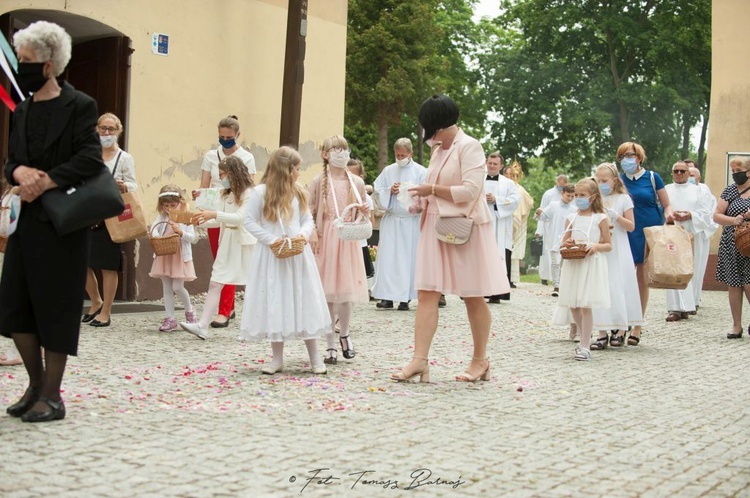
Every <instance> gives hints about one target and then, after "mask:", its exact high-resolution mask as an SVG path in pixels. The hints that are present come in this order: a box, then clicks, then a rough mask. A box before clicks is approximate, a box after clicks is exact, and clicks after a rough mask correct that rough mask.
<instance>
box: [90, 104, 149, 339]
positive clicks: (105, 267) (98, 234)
mask: <svg viewBox="0 0 750 498" xmlns="http://www.w3.org/2000/svg"><path fill="white" fill-rule="evenodd" d="M96 132H97V134H98V135H99V142H100V143H101V144H102V160H103V161H104V164H106V165H107V168H109V171H110V172H111V173H112V176H113V177H114V179H115V181H117V185H119V187H120V192H132V191H134V190H135V189H136V188H138V185H137V184H136V182H135V164H134V163H133V156H131V155H130V154H128V153H127V152H125V151H124V150H122V149H121V148H120V147H119V146H118V145H117V139H118V138H119V136H120V134H121V133H122V123H121V122H120V119H119V118H118V117H117V116H115V115H114V114H112V113H110V112H108V113H105V114H102V115H101V116H99V121H98V122H97V125H96ZM120 246H121V244H117V243H115V242H112V239H111V238H110V237H109V232H108V231H107V227H106V225H105V224H104V221H102V222H100V223H98V224H96V225H94V226H92V227H91V250H90V251H89V268H88V270H87V273H86V293H87V294H88V296H89V299H90V300H91V307H90V308H89V310H88V312H87V313H86V314H84V315H83V319H82V320H81V321H82V322H83V323H88V324H89V325H91V326H93V327H109V326H110V324H111V323H112V320H111V313H112V303H113V302H114V300H115V292H117V280H118V277H117V272H118V271H119V270H120V260H121V256H120ZM94 270H100V271H101V272H102V290H103V293H104V295H103V296H102V295H101V294H99V282H98V281H97V279H96V273H94Z"/></svg>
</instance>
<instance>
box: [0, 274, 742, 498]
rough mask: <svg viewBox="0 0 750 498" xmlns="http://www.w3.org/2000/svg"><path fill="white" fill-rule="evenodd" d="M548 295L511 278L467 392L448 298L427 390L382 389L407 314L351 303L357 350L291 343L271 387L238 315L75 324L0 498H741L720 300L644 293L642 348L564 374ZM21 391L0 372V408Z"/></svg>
mask: <svg viewBox="0 0 750 498" xmlns="http://www.w3.org/2000/svg"><path fill="white" fill-rule="evenodd" d="M550 291H551V288H550V287H543V286H541V285H537V284H521V285H520V286H519V288H518V289H517V290H516V291H515V292H514V294H513V298H512V301H511V304H507V303H503V304H500V305H492V312H493V332H492V338H491V342H490V357H491V360H492V376H493V377H492V380H491V381H490V382H480V383H477V384H475V385H472V384H465V383H458V382H455V381H453V380H452V379H453V377H454V376H455V375H456V374H458V373H460V372H461V371H463V368H464V367H465V366H466V364H467V362H468V360H469V358H470V357H471V341H470V335H469V329H468V325H467V323H466V315H465V311H464V308H463V306H462V303H461V302H460V301H459V300H458V298H455V297H449V298H448V307H447V308H446V309H444V310H442V312H441V318H440V325H439V329H438V332H437V335H436V341H435V344H434V346H433V351H432V354H431V358H430V363H431V370H432V372H431V373H432V381H433V382H432V383H430V384H426V385H425V384H421V385H420V384H396V383H392V382H390V381H389V375H390V373H391V372H393V371H394V370H395V368H396V367H400V366H402V365H403V364H405V363H406V362H407V361H408V360H409V358H410V357H411V351H410V346H411V343H412V333H413V332H412V329H413V320H414V310H413V309H412V311H409V312H403V311H401V312H400V311H391V310H376V309H375V306H374V303H372V304H370V305H360V306H359V307H358V308H357V309H356V311H355V318H354V320H353V322H354V324H353V331H352V333H353V336H352V337H354V340H355V346H356V348H357V351H358V355H357V357H356V358H355V359H354V360H351V361H348V360H344V359H343V358H341V356H340V355H339V364H338V365H335V366H331V367H329V372H328V375H326V376H314V375H312V374H310V373H309V369H308V365H307V364H306V350H305V348H304V344H303V343H302V342H301V341H300V342H294V343H289V344H288V345H287V351H286V355H287V356H286V368H285V370H284V372H283V373H282V374H278V375H275V376H264V375H260V367H261V366H262V365H263V362H264V361H269V359H270V347H269V346H268V345H267V344H242V343H239V342H237V340H236V336H237V329H236V324H237V323H238V322H233V323H232V325H233V326H232V327H230V328H228V329H218V330H216V331H215V332H214V334H213V336H212V337H210V338H209V340H207V341H205V342H203V341H201V340H199V339H197V338H195V337H193V336H191V335H189V334H187V333H185V332H172V333H160V332H158V331H157V328H158V326H159V325H160V323H161V319H162V314H161V313H156V312H149V313H133V314H121V315H114V317H113V326H112V327H111V328H109V329H94V328H93V327H86V326H84V327H83V331H82V338H81V348H80V356H78V357H76V358H71V360H70V362H69V366H68V371H67V374H66V377H65V383H64V388H65V393H64V398H65V402H66V406H67V409H68V417H67V418H66V419H65V420H63V421H61V422H54V423H46V424H25V423H22V422H21V421H20V420H18V419H13V418H10V417H8V416H5V415H4V414H2V415H1V416H0V444H2V450H3V451H2V453H3V457H2V463H0V496H3V497H26V496H39V495H43V494H50V495H52V496H71V497H88V496H123V497H132V496H138V497H147V496H200V497H204V496H297V495H300V494H302V495H307V496H361V497H370V496H411V495H412V494H413V495H418V496H488V497H495V496H510V497H524V496H541V497H557V496H576V497H579V496H584V497H585V496H592V497H593V496H607V497H635V496H644V497H673V496H679V497H695V496H710V497H715V496H750V463H749V462H750V460H749V457H750V444H749V441H748V439H750V418H748V415H749V413H748V400H750V392H749V391H750V387H748V381H747V377H746V375H747V365H748V358H750V340H749V339H748V338H747V336H745V337H743V339H742V340H735V341H728V340H726V339H725V338H724V336H725V334H726V332H727V331H728V330H729V326H730V322H729V318H728V316H729V310H728V303H727V300H726V294H725V293H712V292H708V293H706V294H704V296H705V297H704V303H703V304H704V305H703V306H702V307H701V309H700V312H699V314H698V315H697V316H695V317H690V319H689V320H684V321H680V322H676V323H666V322H665V321H664V317H665V316H666V313H665V312H663V311H662V310H663V309H664V292H663V291H652V299H651V305H650V307H649V316H648V318H649V320H650V323H651V325H650V326H648V327H647V328H646V330H645V332H644V336H643V340H642V341H641V345H640V346H637V347H624V348H619V349H613V348H610V349H607V350H606V351H601V352H596V351H595V352H594V353H593V355H594V356H593V358H592V360H591V361H590V362H576V361H574V360H573V348H574V344H573V343H572V342H571V341H569V340H568V339H567V336H568V332H567V330H565V329H550V328H549V327H548V325H547V319H548V317H549V316H550V315H551V313H552V307H553V304H554V302H555V301H554V298H552V297H550V296H549V293H550ZM323 349H324V348H321V350H323ZM25 378H26V377H25V373H24V372H23V370H22V367H11V368H9V367H0V404H2V405H3V406H5V405H8V404H10V403H12V402H13V401H15V399H16V398H17V397H18V396H19V395H20V393H21V392H22V391H23V389H24V387H25V384H24V382H25ZM316 469H323V470H320V471H318V472H317V473H316V472H315V470H316Z"/></svg>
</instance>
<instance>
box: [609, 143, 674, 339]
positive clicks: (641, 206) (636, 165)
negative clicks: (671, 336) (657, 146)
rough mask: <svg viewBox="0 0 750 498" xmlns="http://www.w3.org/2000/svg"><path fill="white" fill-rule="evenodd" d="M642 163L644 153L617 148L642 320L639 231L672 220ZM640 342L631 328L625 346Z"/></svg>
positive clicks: (655, 178)
mask: <svg viewBox="0 0 750 498" xmlns="http://www.w3.org/2000/svg"><path fill="white" fill-rule="evenodd" d="M645 160H646V151H645V150H643V147H641V146H640V145H639V144H637V143H635V142H625V143H623V144H622V145H620V146H619V147H618V148H617V161H618V162H619V163H620V167H621V168H622V171H623V173H622V174H621V175H620V179H621V180H622V183H623V185H625V188H626V189H627V190H628V193H629V194H630V197H632V199H633V215H634V217H635V229H634V230H633V231H632V232H628V241H629V242H630V250H631V252H632V253H633V262H634V263H635V273H636V275H637V277H638V291H639V294H640V298H641V310H642V311H643V316H644V317H645V316H646V308H647V307H648V284H647V283H646V268H645V265H644V264H643V263H644V255H645V251H646V236H645V235H644V233H643V229H644V228H646V227H652V226H657V225H662V224H663V223H664V219H665V218H664V217H666V219H668V220H671V219H673V218H672V207H671V206H670V204H669V196H668V195H667V191H666V190H665V188H664V182H663V181H662V179H661V177H660V176H659V174H658V173H655V172H653V171H649V170H647V169H644V168H643V163H644V161H645ZM662 209H663V211H664V214H663V215H662ZM640 341H641V327H640V326H635V327H633V330H632V331H631V332H630V337H628V345H629V346H637V345H638V343H639V342H640Z"/></svg>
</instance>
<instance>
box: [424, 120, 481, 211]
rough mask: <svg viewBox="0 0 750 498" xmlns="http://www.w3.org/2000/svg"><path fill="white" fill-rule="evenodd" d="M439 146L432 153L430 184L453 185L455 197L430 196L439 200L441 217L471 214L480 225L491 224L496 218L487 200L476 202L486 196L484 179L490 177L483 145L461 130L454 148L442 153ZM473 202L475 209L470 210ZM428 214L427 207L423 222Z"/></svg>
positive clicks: (428, 170) (428, 171) (430, 200)
mask: <svg viewBox="0 0 750 498" xmlns="http://www.w3.org/2000/svg"><path fill="white" fill-rule="evenodd" d="M439 149H440V148H439V147H436V148H435V150H434V151H433V153H432V158H431V159H430V167H429V168H428V169H427V180H426V183H430V182H435V183H437V184H438V185H448V186H450V188H451V196H452V197H453V200H452V201H451V200H448V199H442V198H439V197H434V196H430V197H428V202H437V205H438V210H439V211H440V215H441V216H460V215H462V214H463V215H465V214H468V215H469V217H470V218H473V219H474V223H476V224H477V225H482V224H484V223H489V222H490V221H491V220H492V218H491V216H490V210H489V208H488V207H487V203H486V202H483V201H482V200H481V199H480V200H479V201H477V202H476V203H475V202H474V201H476V199H477V197H479V196H482V195H484V179H485V178H486V177H487V171H486V166H485V157H484V150H483V149H482V146H481V144H480V143H479V142H478V141H477V140H476V139H474V138H472V137H470V136H469V135H467V134H466V133H464V132H463V131H462V130H461V129H459V130H458V133H457V134H456V136H455V138H454V139H453V143H452V144H451V146H450V148H449V149H448V150H444V151H442V153H441V151H440V150H439ZM436 171H437V172H438V173H437V175H436ZM436 177H437V181H436V180H435V179H436ZM472 204H474V209H473V210H472V211H471V213H467V211H468V210H469V208H470V207H471V205H472ZM426 213H427V209H425V210H424V211H423V212H422V222H423V223H424V219H425V214H426Z"/></svg>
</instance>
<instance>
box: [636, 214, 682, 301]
mask: <svg viewBox="0 0 750 498" xmlns="http://www.w3.org/2000/svg"><path fill="white" fill-rule="evenodd" d="M643 233H644V235H645V236H646V260H645V261H646V282H647V283H648V286H649V287H651V288H654V289H677V290H684V289H685V288H686V287H687V286H688V284H689V283H690V280H691V279H692V278H693V234H691V233H688V232H687V231H685V229H684V228H682V227H681V226H678V225H661V226H655V227H647V228H644V229H643Z"/></svg>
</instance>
